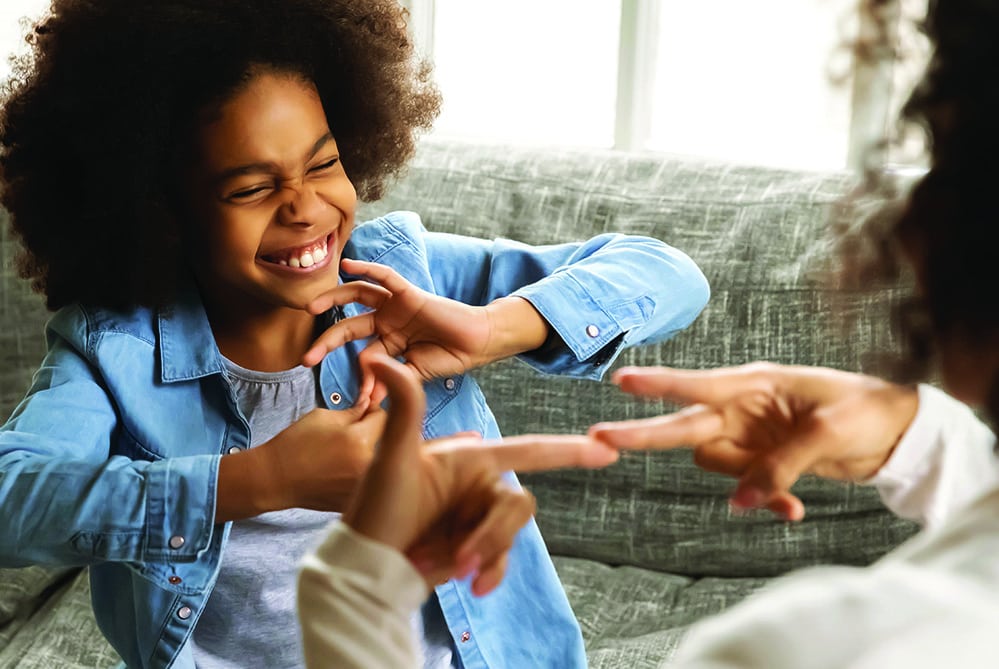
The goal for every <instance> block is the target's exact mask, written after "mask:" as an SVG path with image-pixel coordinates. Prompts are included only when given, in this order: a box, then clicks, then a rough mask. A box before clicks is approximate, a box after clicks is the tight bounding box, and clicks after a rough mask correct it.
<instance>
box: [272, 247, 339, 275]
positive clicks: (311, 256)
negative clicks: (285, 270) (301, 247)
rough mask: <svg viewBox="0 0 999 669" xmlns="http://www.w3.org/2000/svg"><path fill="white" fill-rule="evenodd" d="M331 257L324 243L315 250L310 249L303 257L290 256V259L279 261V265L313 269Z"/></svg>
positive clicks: (303, 253) (304, 252)
mask: <svg viewBox="0 0 999 669" xmlns="http://www.w3.org/2000/svg"><path fill="white" fill-rule="evenodd" d="M328 255H329V251H327V250H326V242H325V241H323V242H322V243H321V244H320V245H319V246H317V247H316V248H314V249H309V250H308V251H303V252H302V254H301V255H298V256H288V259H287V260H285V259H284V258H282V259H280V260H278V261H277V264H279V265H283V266H284V267H294V268H296V269H297V268H300V267H312V266H313V265H316V264H318V263H321V262H322V261H324V260H326V256H328Z"/></svg>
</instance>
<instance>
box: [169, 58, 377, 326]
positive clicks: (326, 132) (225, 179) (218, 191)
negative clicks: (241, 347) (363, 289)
mask: <svg viewBox="0 0 999 669" xmlns="http://www.w3.org/2000/svg"><path fill="white" fill-rule="evenodd" d="M195 148H196V156H197V160H196V161H195V163H196V165H195V166H194V169H193V171H192V174H191V178H190V179H189V181H188V184H189V188H190V193H191V199H190V205H191V210H192V214H193V220H192V221H191V223H192V225H191V226H190V227H189V228H188V229H189V231H190V233H189V234H188V236H187V240H186V241H187V244H188V252H189V257H190V258H191V260H192V263H193V269H194V272H195V275H196V276H197V278H198V282H199V284H200V288H201V291H202V294H203V296H204V298H205V301H206V305H207V306H209V307H210V308H213V309H215V310H217V309H223V310H225V311H226V312H228V313H229V314H233V313H237V310H238V312H242V313H260V312H268V311H272V310H274V309H275V308H281V307H288V308H292V309H305V307H306V305H307V304H309V302H311V301H312V300H314V299H315V298H316V297H318V296H319V295H320V294H321V293H322V292H324V291H326V290H329V289H330V288H332V287H333V286H335V285H336V283H337V277H338V266H339V262H340V254H341V252H342V251H343V247H344V244H346V242H347V239H348V238H349V237H350V233H351V231H352V229H353V225H354V210H355V207H356V204H357V196H356V193H355V191H354V187H353V185H352V184H351V182H350V180H349V179H348V178H347V175H346V173H345V172H344V170H343V165H342V164H341V163H340V160H339V153H338V150H337V145H336V141H335V140H334V139H333V135H332V133H331V132H330V128H329V125H328V123H327V120H326V113H325V111H324V109H323V105H322V102H321V101H320V99H319V94H318V92H317V91H316V88H315V86H314V85H313V84H312V83H311V82H309V81H307V80H305V79H304V78H302V77H300V76H297V75H294V74H288V73H280V72H271V71H261V72H259V73H258V74H256V75H255V76H253V77H252V78H251V79H250V81H249V82H248V83H247V84H246V85H245V86H243V87H242V88H241V89H240V90H239V91H238V92H237V93H236V94H235V95H234V96H233V97H232V98H230V99H229V100H227V101H226V102H225V103H223V104H222V105H221V106H220V107H219V109H218V110H217V113H216V114H215V115H214V116H213V117H212V118H211V119H210V120H209V121H207V122H206V123H204V124H202V125H201V127H200V129H199V131H198V134H197V136H196V138H195Z"/></svg>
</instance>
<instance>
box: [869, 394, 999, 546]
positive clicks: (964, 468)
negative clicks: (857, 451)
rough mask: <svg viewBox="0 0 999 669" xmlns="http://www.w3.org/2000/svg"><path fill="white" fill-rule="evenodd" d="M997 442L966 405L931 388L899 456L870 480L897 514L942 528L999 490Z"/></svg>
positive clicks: (921, 399)
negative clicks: (993, 491) (959, 512)
mask: <svg viewBox="0 0 999 669" xmlns="http://www.w3.org/2000/svg"><path fill="white" fill-rule="evenodd" d="M995 446H996V438H995V435H994V434H993V433H992V431H991V430H989V428H988V427H987V426H986V425H985V424H984V423H982V422H981V421H980V420H978V418H977V417H976V416H975V414H974V413H973V412H972V411H971V409H969V408H968V406H967V405H965V404H964V403H963V402H960V401H958V400H956V399H954V398H953V397H950V396H949V395H947V394H945V393H944V392H942V391H940V390H938V389H936V388H934V387H932V386H928V385H921V386H919V410H918V412H917V413H916V417H915V419H914V420H913V421H912V424H911V425H910V426H909V429H908V430H906V432H905V434H904V435H902V439H901V440H900V441H899V444H898V446H897V447H896V448H895V452H894V453H892V456H891V458H889V460H888V462H886V463H885V465H884V466H883V467H882V468H881V469H880V470H879V471H878V473H877V474H876V475H875V476H874V477H873V478H872V479H870V481H868V482H869V483H873V484H874V485H875V486H877V488H878V492H879V493H880V494H881V499H882V500H883V501H884V503H885V505H886V506H888V508H890V509H891V510H892V511H894V512H895V513H896V514H898V515H900V516H902V517H904V518H910V519H912V520H917V521H919V522H920V523H922V524H923V525H924V526H925V527H936V526H939V525H941V524H942V523H943V522H945V521H946V520H947V519H948V518H950V517H952V516H953V515H954V514H955V512H957V511H960V510H961V509H962V508H964V507H966V506H968V504H970V503H971V502H973V501H975V500H976V499H977V498H979V497H981V496H982V495H983V494H985V493H987V492H990V491H992V490H995V489H996V488H997V487H999V458H997V457H996V453H995Z"/></svg>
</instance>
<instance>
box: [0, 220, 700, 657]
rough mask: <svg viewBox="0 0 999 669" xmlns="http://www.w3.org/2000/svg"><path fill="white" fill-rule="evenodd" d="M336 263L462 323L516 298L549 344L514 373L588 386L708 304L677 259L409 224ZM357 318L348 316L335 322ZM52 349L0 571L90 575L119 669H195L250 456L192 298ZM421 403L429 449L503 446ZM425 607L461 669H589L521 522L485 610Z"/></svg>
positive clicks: (52, 326)
mask: <svg viewBox="0 0 999 669" xmlns="http://www.w3.org/2000/svg"><path fill="white" fill-rule="evenodd" d="M344 255H345V256H347V257H353V258H359V259H362V260H369V261H373V262H379V263H384V264H387V265H389V266H391V267H393V268H394V269H395V270H396V271H398V272H399V273H400V274H401V275H402V276H404V277H405V278H406V279H408V280H409V281H410V282H412V283H413V284H415V285H417V286H419V287H421V288H423V289H425V290H428V291H431V292H434V293H437V294H439V295H444V296H446V297H449V298H453V299H456V300H460V301H462V302H466V303H470V304H477V305H483V304H486V303H488V302H490V301H491V300H494V299H496V298H499V297H502V296H505V295H510V294H513V295H520V296H522V297H524V298H525V299H527V300H529V301H530V302H531V303H532V304H533V305H534V306H535V308H537V310H538V311H539V312H540V313H541V314H542V315H543V316H544V318H545V319H547V321H548V323H549V324H550V325H551V327H552V329H553V330H554V332H556V333H557V334H558V335H559V337H560V338H561V341H560V342H558V343H557V344H556V345H554V346H546V347H543V348H542V349H540V350H539V351H538V352H535V353H533V354H528V355H524V356H522V357H523V359H524V360H525V361H526V362H527V363H528V364H530V365H532V366H534V367H536V368H537V369H538V370H540V371H543V372H548V373H559V374H569V375H573V376H577V377H586V378H594V379H595V378H599V377H600V375H601V374H602V373H603V372H604V371H605V370H606V369H607V367H608V366H609V365H610V364H611V362H612V361H613V359H614V357H615V356H616V354H617V353H618V352H619V351H620V350H621V348H622V347H623V346H626V345H631V344H638V343H642V342H651V341H657V340H662V339H665V338H667V337H669V336H670V335H672V334H674V333H676V332H677V331H679V330H681V329H682V328H684V327H686V326H687V325H688V324H690V322H691V321H692V320H693V319H694V318H695V316H696V315H697V314H698V313H699V312H700V310H701V309H702V308H703V306H704V304H705V302H706V300H707V297H708V289H707V284H706V282H705V279H704V277H703V276H702V274H701V272H700V271H699V270H698V268H697V267H696V266H695V265H694V264H693V263H692V262H691V261H690V259H689V258H687V256H685V255H684V254H683V253H681V252H679V251H677V250H675V249H673V248H671V247H669V246H667V245H665V244H663V243H662V242H659V241H656V240H653V239H648V238H639V237H627V236H624V235H618V234H605V235H601V236H599V237H595V238H594V239H591V240H589V241H586V242H582V243H572V244H560V245H555V246H543V247H531V246H527V245H524V244H520V243H517V242H513V241H508V240H496V241H485V240H479V239H471V238H465V237H459V236H455V235H447V234H438V233H430V232H427V231H426V230H425V229H424V228H423V226H422V224H421V223H420V220H419V218H418V217H417V216H416V215H415V214H412V213H408V212H396V213H394V214H390V215H388V216H385V217H383V218H381V219H378V220H375V221H371V222H369V223H366V224H362V225H359V226H358V227H357V229H356V230H355V232H354V234H353V237H352V239H351V240H350V242H349V243H348V245H347V247H346V249H345V252H344ZM359 309H360V307H358V306H357V305H347V306H346V307H345V311H346V313H347V315H351V314H356V313H358V312H359ZM46 335H47V338H48V353H47V355H46V357H45V359H44V361H43V362H42V364H41V367H40V368H39V369H38V371H37V372H36V374H35V377H34V381H33V383H32V386H31V388H30V390H29V392H28V394H27V396H26V397H25V399H24V400H22V402H21V403H20V404H19V405H18V407H17V409H15V411H14V413H13V414H12V415H11V417H10V419H9V421H8V422H7V423H6V424H5V425H4V426H3V427H2V428H0V506H2V508H3V510H4V513H3V519H2V520H0V565H2V566H6V567H10V566H23V565H28V564H32V563H43V564H57V565H70V564H78V565H89V567H90V578H91V586H92V592H93V605H94V612H95V615H96V618H97V621H98V624H99V625H100V628H101V630H102V631H103V632H104V634H105V635H106V636H107V638H108V639H109V640H110V642H111V643H112V645H113V646H114V648H115V649H116V650H117V651H118V653H119V654H120V655H121V657H122V658H123V659H124V661H125V663H126V664H127V665H128V666H129V667H179V668H183V669H193V667H194V662H193V658H192V654H191V652H190V650H189V649H188V647H187V646H186V645H185V642H186V641H187V639H188V638H189V637H190V635H191V631H192V629H193V628H194V626H195V624H196V623H197V621H198V616H199V614H200V612H201V610H202V608H203V607H204V605H205V602H206V601H207V598H208V597H209V595H210V594H211V592H212V587H213V584H214V582H215V578H216V576H217V574H218V569H219V564H220V559H221V555H222V551H223V550H225V545H226V538H227V536H228V531H229V524H228V523H224V524H219V525H216V524H215V522H214V520H213V519H214V513H215V495H216V482H217V475H218V465H219V460H220V458H222V457H224V456H225V454H227V453H231V452H235V450H236V449H242V448H246V447H247V446H248V445H249V443H250V434H249V429H248V427H247V423H246V420H245V419H244V417H243V416H242V415H241V413H240V411H239V409H238V407H237V405H236V401H235V398H234V396H233V392H232V389H231V388H230V386H229V384H228V382H227V381H226V377H225V375H224V373H223V369H224V368H223V363H222V359H221V354H220V353H219V350H218V347H217V346H216V344H215V340H214V338H213V336H212V331H211V328H210V326H209V324H208V320H207V317H206V315H205V311H204V308H203V306H202V304H201V301H200V298H199V297H198V294H197V291H196V290H194V289H190V290H187V291H186V292H182V294H181V296H180V297H179V298H178V299H177V300H176V301H175V302H174V303H173V304H172V305H171V306H170V307H168V308H161V309H146V308H138V309H134V310H131V311H127V312H118V311H110V310H107V309H95V308H88V307H84V306H80V305H73V306H68V307H65V308H63V309H62V310H60V311H59V312H57V313H56V314H55V315H54V316H53V317H52V319H51V320H50V322H49V324H48V327H47V331H46ZM364 346H365V342H364V341H359V342H353V343H351V344H348V345H346V346H343V347H341V348H339V349H337V350H335V351H333V352H331V353H330V354H329V355H327V357H326V358H325V360H324V361H323V362H322V366H321V370H320V374H319V384H320V388H321V390H322V395H323V397H324V398H325V399H326V402H327V406H328V407H329V408H331V409H343V408H346V407H348V406H351V405H352V404H353V402H354V399H355V397H356V393H357V390H358V379H359V372H358V368H357V354H358V352H359V351H360V350H361V349H362V348H363V347H364ZM425 387H426V392H427V414H426V418H425V421H424V435H425V437H427V438H434V437H440V436H444V435H448V434H452V433H454V432H458V431H462V430H477V431H479V432H481V433H482V434H483V435H485V436H486V437H496V436H498V435H499V432H498V428H497V425H496V422H495V420H494V418H493V416H492V413H491V412H490V411H489V408H488V407H487V406H486V402H485V399H484V398H483V396H482V393H481V392H480V390H479V389H478V387H477V386H476V384H475V382H474V381H473V380H472V378H471V377H469V376H456V377H453V378H449V379H438V380H435V381H432V382H429V383H427V384H426V386H425ZM264 559H265V558H264ZM437 594H438V597H439V599H440V603H441V608H442V610H443V612H444V615H445V618H446V620H447V623H448V626H449V628H450V629H451V632H452V635H453V637H454V639H455V641H456V645H457V646H458V650H459V652H460V654H461V660H462V662H463V663H464V665H465V666H466V667H468V668H470V669H472V668H479V667H511V668H518V669H522V668H524V667H582V666H585V664H586V659H585V654H584V651H583V644H582V638H581V635H580V631H579V627H578V625H577V623H576V621H575V618H574V616H573V614H572V611H571V610H570V608H569V604H568V601H567V599H566V597H565V594H564V592H563V591H562V589H561V586H560V584H559V581H558V578H557V576H556V574H555V571H554V568H553V566H552V564H551V561H550V559H549V557H548V554H547V551H546V549H545V546H544V544H543V542H542V540H541V536H540V534H539V533H538V529H537V527H536V526H535V525H534V524H533V523H531V524H530V525H529V526H527V527H526V528H525V529H524V530H523V531H522V532H521V533H520V535H519V536H518V539H517V541H516V543H515V546H514V548H513V550H512V553H511V555H510V559H509V569H508V572H507V575H506V578H505V579H504V581H503V583H502V585H501V586H500V587H499V588H498V589H497V590H496V591H495V592H494V593H493V594H491V595H489V596H486V597H481V598H480V597H475V596H473V595H472V594H471V591H470V589H469V587H468V585H467V583H465V582H461V581H456V580H452V581H450V582H448V583H446V584H445V585H442V586H440V587H438V589H437Z"/></svg>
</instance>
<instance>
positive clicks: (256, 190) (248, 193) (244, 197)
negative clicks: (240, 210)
mask: <svg viewBox="0 0 999 669" xmlns="http://www.w3.org/2000/svg"><path fill="white" fill-rule="evenodd" d="M272 188H273V186H253V187H251V188H245V189H243V190H238V191H236V192H234V193H230V194H229V196H228V197H227V198H226V199H228V200H232V201H235V202H247V201H249V200H252V199H254V197H255V196H258V195H260V194H261V193H263V192H264V191H269V190H271V189H272Z"/></svg>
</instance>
